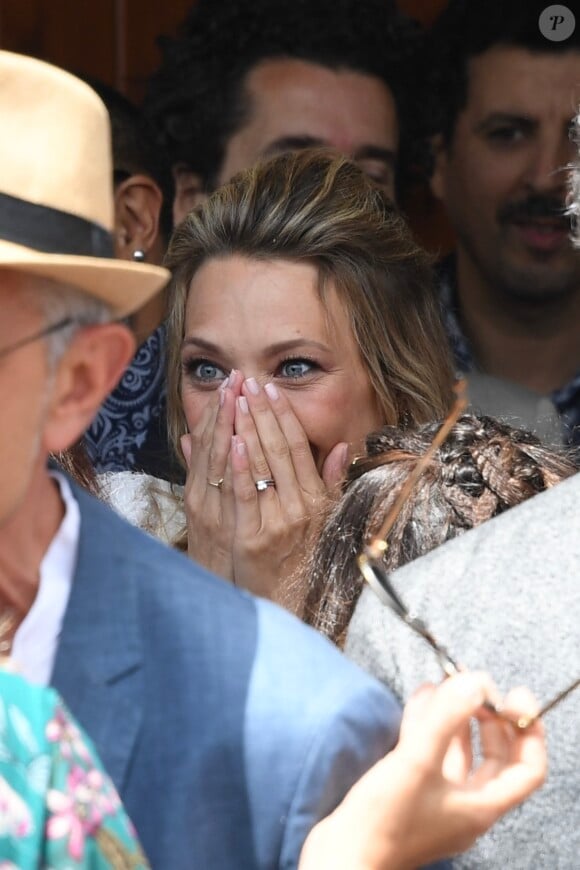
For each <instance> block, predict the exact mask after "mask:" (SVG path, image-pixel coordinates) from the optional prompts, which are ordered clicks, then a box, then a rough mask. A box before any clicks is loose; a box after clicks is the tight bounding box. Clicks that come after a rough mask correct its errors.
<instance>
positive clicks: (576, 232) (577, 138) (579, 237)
mask: <svg viewBox="0 0 580 870" xmlns="http://www.w3.org/2000/svg"><path fill="white" fill-rule="evenodd" d="M571 135H572V139H573V140H574V142H575V143H576V145H577V146H578V150H579V153H578V157H577V158H576V160H575V161H574V163H573V164H572V165H571V167H570V169H571V172H570V193H569V196H568V214H570V215H571V216H572V221H573V228H574V229H573V238H574V242H575V244H576V245H577V246H578V247H580V110H579V112H578V114H577V115H576V117H575V119H574V122H573V125H572V134H571Z"/></svg>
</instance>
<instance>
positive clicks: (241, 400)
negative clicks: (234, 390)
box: [238, 396, 250, 414]
mask: <svg viewBox="0 0 580 870" xmlns="http://www.w3.org/2000/svg"><path fill="white" fill-rule="evenodd" d="M238 408H239V409H240V411H241V412H242V414H248V413H249V410H250V409H249V408H248V400H247V399H246V397H245V396H239V397H238Z"/></svg>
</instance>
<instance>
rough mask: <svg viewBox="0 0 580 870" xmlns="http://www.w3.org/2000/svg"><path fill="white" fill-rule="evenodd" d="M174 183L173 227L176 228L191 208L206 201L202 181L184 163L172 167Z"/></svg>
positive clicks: (199, 176)
mask: <svg viewBox="0 0 580 870" xmlns="http://www.w3.org/2000/svg"><path fill="white" fill-rule="evenodd" d="M173 181H174V183H175V199H174V200H173V226H174V227H176V226H178V225H179V224H180V223H181V222H182V221H183V220H185V218H186V217H187V215H188V214H189V212H190V211H191V210H192V208H195V207H196V206H197V205H199V203H200V202H203V201H204V200H206V199H207V194H206V193H205V192H204V185H203V179H202V177H201V175H198V173H197V172H193V171H192V170H191V169H188V167H187V166H186V165H185V164H184V163H178V164H177V165H176V166H174V167H173Z"/></svg>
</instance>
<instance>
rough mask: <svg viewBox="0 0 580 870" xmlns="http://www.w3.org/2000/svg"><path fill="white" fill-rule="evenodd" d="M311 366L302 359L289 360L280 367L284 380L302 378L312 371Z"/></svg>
mask: <svg viewBox="0 0 580 870" xmlns="http://www.w3.org/2000/svg"><path fill="white" fill-rule="evenodd" d="M312 367H313V364H312V363H311V362H308V360H304V359H291V360H288V361H287V362H285V363H282V365H281V366H280V372H281V374H282V377H284V378H303V377H304V376H305V375H307V374H309V373H310V371H311V370H312Z"/></svg>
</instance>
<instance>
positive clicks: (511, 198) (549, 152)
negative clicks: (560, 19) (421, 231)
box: [424, 0, 580, 443]
mask: <svg viewBox="0 0 580 870" xmlns="http://www.w3.org/2000/svg"><path fill="white" fill-rule="evenodd" d="M545 6H546V4H545V3H544V2H543V0H542V2H537V0H534V2H530V0H509V2H507V3H506V2H501V3H500V2H499V0H493V2H491V3H485V4H483V3H473V2H469V0H451V2H450V3H449V6H448V7H447V9H446V11H445V12H444V13H443V14H442V16H441V17H440V19H439V20H438V22H437V23H436V25H435V27H434V30H433V31H432V34H431V37H430V42H429V45H428V50H427V52H426V53H425V60H426V75H425V77H424V81H425V82H426V83H428V85H427V86H428V88H429V92H430V95H431V98H430V100H429V105H428V112H427V123H428V128H429V129H428V132H429V134H430V135H431V142H432V145H433V164H432V176H431V187H432V190H433V192H434V194H435V195H436V196H437V197H438V198H439V199H440V200H441V201H442V202H443V203H444V205H445V207H446V210H447V213H448V215H449V218H450V220H451V223H452V225H453V228H454V230H455V232H456V235H457V248H456V251H455V253H454V255H452V256H451V257H449V258H448V259H447V260H446V261H444V263H443V264H442V267H441V270H440V284H441V292H442V299H443V303H444V307H445V311H446V320H447V325H448V332H449V334H450V337H451V340H452V343H453V347H454V351H455V356H456V361H457V365H458V368H459V369H460V370H461V371H463V372H483V373H485V374H486V375H492V376H494V377H495V378H500V379H502V380H503V381H504V382H508V383H507V384H506V386H508V387H509V386H510V385H519V387H520V388H521V387H524V388H527V389H528V390H530V391H533V393H535V394H537V401H538V405H540V406H541V405H542V403H543V404H544V405H545V404H546V400H547V398H548V397H549V398H550V399H551V400H552V401H553V402H554V404H555V406H556V408H557V410H558V413H559V414H560V416H561V418H562V422H563V424H564V437H565V438H566V440H569V441H575V442H576V443H578V442H579V441H580V254H579V253H578V251H575V250H574V247H573V245H572V243H571V241H570V223H569V220H568V219H567V218H566V217H565V215H564V207H565V202H566V180H567V178H566V176H567V173H566V167H567V165H568V164H569V163H570V161H571V160H572V158H573V156H574V145H573V143H572V141H571V139H570V136H569V130H570V124H571V119H572V117H573V115H574V109H575V107H576V106H577V104H578V101H579V99H580V41H579V40H580V22H579V23H578V24H577V25H576V29H575V31H574V32H573V33H572V35H571V36H569V37H568V38H567V39H565V40H563V41H560V42H554V41H551V40H549V39H548V38H546V37H545V36H544V35H543V33H542V31H541V30H540V27H539V17H540V14H541V12H542V11H543V9H544V7H545ZM515 389H516V388H515V386H514V390H515ZM487 410H494V408H493V407H492V408H491V409H489V408H488V409H487Z"/></svg>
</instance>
